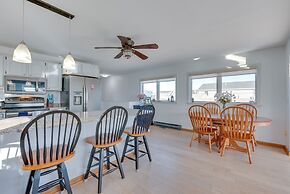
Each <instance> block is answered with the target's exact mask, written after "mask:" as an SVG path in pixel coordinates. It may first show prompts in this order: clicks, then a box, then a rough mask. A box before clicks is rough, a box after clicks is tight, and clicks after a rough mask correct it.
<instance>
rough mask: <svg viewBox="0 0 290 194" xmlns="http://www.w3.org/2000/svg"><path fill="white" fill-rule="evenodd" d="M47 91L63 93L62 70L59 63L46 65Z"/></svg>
mask: <svg viewBox="0 0 290 194" xmlns="http://www.w3.org/2000/svg"><path fill="white" fill-rule="evenodd" d="M46 79H47V90H55V91H61V87H62V68H61V64H58V63H46Z"/></svg>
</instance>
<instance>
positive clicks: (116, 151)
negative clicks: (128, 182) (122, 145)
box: [113, 145, 125, 179]
mask: <svg viewBox="0 0 290 194" xmlns="http://www.w3.org/2000/svg"><path fill="white" fill-rule="evenodd" d="M113 148H114V152H115V156H116V160H117V163H118V167H119V170H120V174H121V177H122V179H123V178H125V175H124V171H123V167H122V163H121V162H120V156H119V151H118V148H117V147H116V145H114V146H113Z"/></svg>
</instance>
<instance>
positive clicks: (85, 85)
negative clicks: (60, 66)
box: [61, 75, 101, 112]
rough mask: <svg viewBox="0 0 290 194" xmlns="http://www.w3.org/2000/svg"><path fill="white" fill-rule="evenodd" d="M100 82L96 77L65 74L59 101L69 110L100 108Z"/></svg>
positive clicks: (85, 110) (82, 110)
mask: <svg viewBox="0 0 290 194" xmlns="http://www.w3.org/2000/svg"><path fill="white" fill-rule="evenodd" d="M100 94H101V93H100V83H99V80H98V79H97V78H91V77H83V76H74V75H65V76H64V77H63V91H62V93H61V103H62V104H65V105H66V106H67V107H68V108H69V110H70V111H75V112H79V111H80V112H87V111H94V110H99V109H100V100H101V95H100Z"/></svg>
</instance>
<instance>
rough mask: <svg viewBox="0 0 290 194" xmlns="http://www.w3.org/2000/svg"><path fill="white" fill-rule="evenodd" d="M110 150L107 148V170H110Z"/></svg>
mask: <svg viewBox="0 0 290 194" xmlns="http://www.w3.org/2000/svg"><path fill="white" fill-rule="evenodd" d="M109 155H110V148H109V147H108V148H106V156H107V170H110V157H109Z"/></svg>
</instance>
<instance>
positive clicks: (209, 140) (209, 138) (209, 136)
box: [208, 135, 211, 153]
mask: <svg viewBox="0 0 290 194" xmlns="http://www.w3.org/2000/svg"><path fill="white" fill-rule="evenodd" d="M208 146H209V153H211V135H208Z"/></svg>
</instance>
